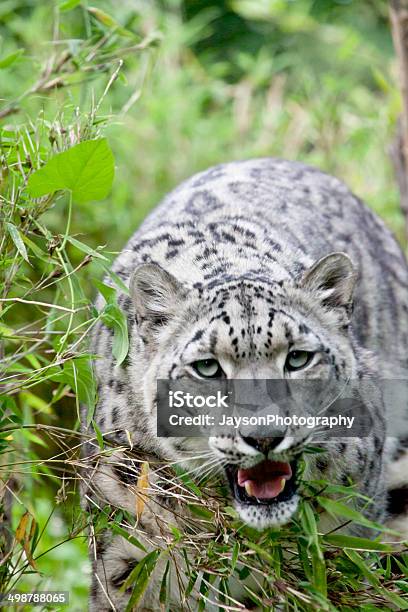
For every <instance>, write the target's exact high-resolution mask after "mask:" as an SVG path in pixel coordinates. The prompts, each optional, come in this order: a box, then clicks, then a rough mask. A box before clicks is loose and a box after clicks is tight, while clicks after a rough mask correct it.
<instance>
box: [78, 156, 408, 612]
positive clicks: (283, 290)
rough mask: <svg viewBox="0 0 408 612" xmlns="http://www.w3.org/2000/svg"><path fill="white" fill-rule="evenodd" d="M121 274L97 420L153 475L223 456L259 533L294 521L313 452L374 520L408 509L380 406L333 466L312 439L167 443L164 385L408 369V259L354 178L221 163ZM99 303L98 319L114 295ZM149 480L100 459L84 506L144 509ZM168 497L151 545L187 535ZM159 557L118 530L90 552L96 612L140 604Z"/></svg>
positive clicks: (338, 449) (186, 190) (164, 211)
mask: <svg viewBox="0 0 408 612" xmlns="http://www.w3.org/2000/svg"><path fill="white" fill-rule="evenodd" d="M112 270H113V272H114V273H115V274H116V275H117V276H118V277H119V278H120V279H121V281H122V283H123V284H124V285H125V286H126V287H127V288H128V292H127V291H126V292H125V291H124V290H123V291H122V292H120V295H119V297H118V304H119V306H120V308H121V310H122V312H123V313H124V315H125V317H126V320H127V327H128V335H129V351H128V355H127V358H126V359H125V360H124V362H123V363H121V364H120V365H117V364H116V361H115V357H114V356H113V351H112V348H113V342H114V330H113V328H112V327H111V326H109V325H107V324H105V323H104V322H103V320H100V321H99V322H98V323H97V325H96V327H95V332H94V334H93V338H92V344H91V350H92V353H93V354H94V355H96V356H97V358H96V359H95V372H96V377H97V380H98V402H97V407H96V410H95V416H94V418H95V422H96V424H97V427H98V429H99V430H100V431H101V432H102V433H103V434H106V436H107V438H109V439H110V440H114V441H115V443H116V444H117V445H118V446H119V447H120V448H121V449H126V448H131V449H132V450H135V449H136V450H137V451H138V452H139V453H140V454H141V456H142V457H143V458H145V459H146V462H147V463H152V462H153V463H154V461H165V462H169V463H170V464H171V463H182V462H183V460H188V458H189V457H192V455H193V454H194V452H195V455H196V456H197V457H198V459H195V461H196V462H197V463H198V464H199V465H200V459H199V457H200V453H202V456H203V457H204V456H205V457H207V458H208V455H210V456H212V457H213V460H214V462H215V464H216V465H219V474H220V475H221V476H220V477H221V478H222V479H223V482H225V487H226V489H227V490H228V494H227V495H226V499H225V502H226V504H227V503H228V504H231V501H232V503H233V505H234V506H235V509H236V511H237V512H238V515H239V517H240V518H241V519H242V521H244V522H245V523H246V524H248V525H250V526H252V527H255V528H256V529H258V530H263V529H265V528H268V527H271V526H272V527H278V526H280V525H282V524H285V523H287V522H289V521H291V519H292V518H293V517H294V516H295V515H296V511H297V508H298V505H299V500H300V499H301V497H302V489H301V487H299V479H298V477H297V471H298V466H299V463H300V457H302V460H303V461H304V463H305V465H306V467H305V474H306V476H309V477H311V478H312V477H313V478H324V479H326V480H327V481H329V482H331V483H334V484H336V483H338V484H347V483H350V482H354V483H356V484H357V486H358V491H359V492H360V493H361V494H362V495H365V496H368V497H369V498H371V499H372V500H373V503H372V504H371V505H370V506H369V508H368V510H366V512H367V516H368V518H370V519H373V520H376V521H384V520H386V519H387V518H390V517H391V516H392V515H393V513H397V512H398V514H399V516H401V515H402V514H403V513H404V512H405V511H406V506H407V499H408V496H407V482H408V461H407V452H406V448H407V446H408V440H407V439H406V435H405V434H401V436H400V439H397V438H396V437H395V435H393V437H392V438H391V437H390V436H389V435H387V433H389V432H388V431H387V423H388V420H387V418H388V417H387V413H386V411H387V409H388V408H387V406H386V405H385V404H384V402H383V401H382V400H381V398H380V399H378V401H375V402H374V403H373V405H372V406H371V407H370V410H371V415H372V417H373V423H374V425H373V429H372V431H371V433H370V435H369V436H365V437H360V438H359V437H347V438H331V439H330V440H327V441H326V442H327V443H326V444H325V445H324V450H325V452H324V453H323V454H313V453H310V454H304V453H303V451H304V449H305V448H306V446H307V445H310V444H311V443H313V434H310V432H306V433H305V431H304V429H302V428H290V427H288V428H286V429H285V430H284V431H281V432H278V433H277V432H276V431H264V432H263V435H262V436H261V437H253V436H248V435H244V434H243V433H242V432H240V431H239V430H234V431H231V432H230V434H227V435H213V436H210V437H208V438H205V437H202V438H189V437H184V438H181V437H176V438H171V437H167V438H166V437H159V436H158V435H157V430H156V424H157V421H156V417H157V381H158V380H162V379H164V380H184V379H188V380H190V379H199V380H208V379H211V380H214V379H216V380H218V379H250V380H256V379H262V380H268V379H270V380H274V379H282V380H308V379H323V380H335V381H349V380H367V379H368V380H377V379H379V378H386V379H387V378H388V379H392V378H397V377H398V376H399V375H400V374H399V373H401V372H402V373H404V372H406V371H407V366H408V355H407V346H408V266H407V262H406V260H405V257H404V254H403V252H402V250H401V248H400V246H399V245H398V243H397V241H396V239H395V238H394V236H393V235H392V233H391V231H390V230H389V229H387V227H386V225H385V224H384V223H383V221H382V220H381V219H380V218H379V217H378V216H376V214H374V212H373V211H372V210H370V208H368V207H367V206H366V205H365V204H364V203H363V202H362V201H361V200H360V199H359V198H358V197H356V196H355V195H353V194H352V193H351V192H350V190H349V189H348V188H347V187H346V185H345V184H344V183H343V182H341V181H340V180H338V179H336V178H334V177H333V176H330V175H328V174H326V173H324V172H322V171H320V170H318V169H316V168H313V167H309V166H307V165H304V164H303V163H300V162H293V161H285V160H280V159H273V158H262V159H255V160H249V161H236V162H231V163H225V164H221V165H217V166H215V167H212V168H210V169H208V170H206V171H203V172H201V173H199V174H196V175H194V176H193V177H192V178H189V179H188V180H186V181H185V182H183V183H182V184H181V185H179V186H178V187H176V188H175V189H174V190H173V191H172V192H171V193H170V194H168V195H167V196H166V197H165V198H164V199H163V201H162V202H161V203H160V204H159V205H158V206H157V207H156V208H155V209H154V210H153V212H151V213H150V214H149V216H148V217H147V218H146V219H145V221H144V222H143V223H142V224H141V226H140V228H139V229H138V230H137V231H136V233H135V234H134V235H133V236H132V237H131V238H130V240H129V242H128V243H127V245H126V246H125V248H124V249H123V251H122V252H121V253H120V255H119V256H118V257H117V259H116V261H115V262H114V265H113V267H112ZM105 283H106V284H108V285H109V284H111V280H110V277H109V278H107V279H106V280H105ZM96 305H97V307H98V308H102V306H103V298H102V297H101V296H99V298H98V300H97V303H96ZM397 373H398V374H397ZM407 414H408V410H407ZM84 430H85V431H88V432H89V431H90V432H91V433H92V427H90V428H89V429H86V427H85V426H84ZM87 448H88V450H87V452H88V457H91V458H92V455H98V452H97V451H98V448H97V445H96V443H93V444H88V447H87ZM205 460H206V459H203V460H202V461H203V463H204V461H205ZM140 478H141V464H140V462H134V461H133V462H132V460H130V459H129V458H124V455H123V453H122V454H121V451H118V452H115V453H107V455H106V457H101V455H100V454H99V455H98V460H97V461H96V462H95V465H94V466H93V467H92V469H89V470H88V472H87V474H86V475H85V477H84V479H85V480H87V481H88V490H87V491H86V495H84V497H86V498H87V499H88V500H95V499H98V500H103V502H104V503H108V504H111V505H113V506H114V507H117V508H121V509H124V510H126V511H128V512H130V513H131V514H133V515H135V512H136V510H135V487H137V486H138V483H140V480H139V479H140ZM152 482H153V483H154V474H152V475H151V476H150V485H151V486H152ZM159 498H160V502H161V503H160V504H159V502H158V505H157V508H156V514H155V510H154V504H155V499H156V498H155V494H154V489H153V493H152V494H151V495H150V497H149V501H150V504H149V508H145V509H144V511H143V512H142V513H141V516H140V517H138V528H139V530H141V531H142V532H143V533H145V535H146V538H145V540H144V542H145V545H146V547H147V550H148V549H149V546H150V544H151V542H152V541H154V540H155V538H156V543H159V542H160V538H159V536H158V534H159V532H160V534H161V536H160V537H162V530H161V527H160V526H159V523H158V521H161V526H163V524H166V523H167V522H168V523H174V516H173V515H172V510H173V511H174V507H173V506H172V498H171V496H170V495H169V498H168V499H166V494H165V490H164V492H163V490H162V491H161V493H160V495H159V494H157V500H159ZM93 503H94V504H97V502H95V501H94V502H93ZM102 506H103V503H102V504H101V503H100V502H99V507H102ZM157 516H159V519H158V518H157ZM139 532H140V531H139ZM161 541H163V540H161ZM145 554H146V553H145V552H143V551H141V550H139V549H138V548H137V547H135V546H132V545H131V544H130V543H129V542H127V541H126V540H125V539H124V538H122V537H121V535H120V534H115V535H112V534H108V533H106V534H105V535H104V536H101V537H100V538H99V540H98V541H97V544H96V546H95V547H94V549H92V554H91V556H92V559H93V584H92V592H91V604H90V605H91V610H105V609H106V610H110V609H117V610H122V609H124V608H125V607H126V601H127V597H128V593H126V592H125V591H124V590H123V588H121V587H123V584H124V583H125V581H126V578H127V577H128V576H129V575H130V573H131V571H132V569H133V568H134V567H135V566H136V564H137V562H138V560H139V559H141V558H142V557H143V556H144V555H145ZM158 590H159V585H158V583H157V582H155V581H154V580H153V581H152V582H151V584H150V585H149V587H148V589H147V590H146V593H145V595H144V599H143V604H141V605H142V607H141V608H140V609H146V610H148V609H152V610H154V609H158V608H159V603H158V599H157V597H158ZM174 597H175V601H177V595H176V594H175V595H174ZM173 609H177V606H176V604H174V605H173Z"/></svg>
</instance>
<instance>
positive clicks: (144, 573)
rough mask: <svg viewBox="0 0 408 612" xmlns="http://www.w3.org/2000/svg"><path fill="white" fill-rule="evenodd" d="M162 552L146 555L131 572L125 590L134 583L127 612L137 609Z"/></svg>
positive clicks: (124, 586) (156, 551) (155, 551)
mask: <svg viewBox="0 0 408 612" xmlns="http://www.w3.org/2000/svg"><path fill="white" fill-rule="evenodd" d="M161 552H162V551H160V550H154V551H153V552H151V553H149V554H148V555H146V556H145V557H144V558H143V559H142V560H141V561H139V563H138V564H137V565H136V567H135V568H134V569H133V570H132V571H131V573H130V574H129V576H128V578H127V579H126V581H125V583H124V585H123V587H122V588H123V589H126V588H129V586H130V585H132V584H133V583H134V586H133V590H132V593H131V594H130V597H129V601H128V603H127V606H126V609H125V612H132V611H133V610H135V609H137V606H136V604H137V603H138V602H139V601H140V599H141V598H142V596H143V593H144V592H145V590H146V588H147V585H148V584H149V579H150V576H151V574H152V572H153V570H154V568H155V567H156V563H157V561H158V559H159V557H160V555H161Z"/></svg>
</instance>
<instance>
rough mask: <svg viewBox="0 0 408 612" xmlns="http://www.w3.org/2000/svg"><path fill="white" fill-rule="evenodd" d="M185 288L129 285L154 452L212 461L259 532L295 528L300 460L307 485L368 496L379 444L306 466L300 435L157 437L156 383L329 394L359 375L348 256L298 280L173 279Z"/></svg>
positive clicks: (170, 278) (158, 278)
mask: <svg viewBox="0 0 408 612" xmlns="http://www.w3.org/2000/svg"><path fill="white" fill-rule="evenodd" d="M177 277H178V278H177ZM183 277H184V278H185V274H183V271H181V270H180V273H179V274H177V273H176V274H171V273H170V272H168V271H166V270H164V269H163V268H162V267H160V266H159V265H157V264H155V263H145V264H142V265H140V266H139V267H138V268H137V269H136V270H135V272H134V274H133V276H132V280H131V284H130V287H131V295H132V299H133V305H134V312H135V320H136V326H137V330H138V333H137V338H138V340H137V342H136V343H135V346H134V347H133V349H132V351H133V354H134V359H133V362H134V363H135V364H136V363H137V364H140V358H141V357H142V363H144V368H143V371H141V369H140V365H138V371H137V372H136V371H135V372H134V379H135V381H139V382H138V383H137V384H139V385H141V388H142V391H141V392H142V395H143V410H144V412H145V418H146V420H147V421H148V422H149V423H150V426H151V433H152V437H153V438H154V446H155V452H157V453H159V454H161V455H162V456H163V457H165V458H168V459H171V460H173V461H180V462H182V461H183V460H185V459H186V458H187V457H191V456H192V451H195V453H196V455H197V457H199V456H200V455H202V456H204V455H206V457H207V458H206V459H202V460H201V461H202V462H203V470H205V466H204V463H206V461H208V454H210V455H211V460H213V461H214V462H215V463H216V464H217V465H218V467H219V470H220V471H221V472H222V474H223V475H224V477H225V482H227V483H228V485H229V489H230V494H231V496H232V498H233V500H234V504H235V507H236V509H237V511H238V513H239V515H240V517H241V518H242V520H244V521H245V522H246V523H247V524H249V525H251V526H253V527H256V528H258V529H263V528H266V527H269V526H277V525H281V524H284V523H286V522H288V521H289V520H290V519H291V518H292V517H293V515H294V513H295V512H296V510H297V507H298V503H299V499H300V496H301V495H302V488H301V487H300V486H299V478H300V470H299V466H300V464H301V463H302V464H303V463H304V461H305V463H306V470H305V475H306V477H308V476H309V477H314V478H316V477H317V478H318V477H323V476H324V477H325V478H328V479H330V480H332V481H333V482H337V483H338V482H340V483H343V484H344V483H345V482H347V480H348V479H351V480H353V479H354V480H355V479H356V478H359V480H360V482H362V483H363V484H362V489H363V490H364V488H366V489H368V488H369V483H370V478H371V479H372V478H373V473H374V470H375V467H374V465H373V457H374V456H375V453H377V456H378V453H379V452H380V448H381V442H379V441H378V438H376V437H374V438H373V439H371V441H370V442H367V440H364V439H358V438H349V439H347V440H345V441H344V440H342V441H340V440H339V439H331V440H327V441H326V444H325V445H324V444H323V447H324V450H325V451H326V452H325V454H323V455H318V456H314V455H312V454H308V455H304V450H305V448H306V447H307V446H308V445H309V446H310V444H313V441H314V440H313V435H314V434H313V432H311V431H310V430H305V428H303V427H297V428H296V427H292V428H290V427H287V428H286V429H284V430H282V431H279V432H277V431H276V430H271V431H264V432H263V435H262V436H260V437H253V436H248V435H245V433H244V432H242V431H240V430H239V429H238V430H232V429H231V431H230V433H227V434H225V433H224V435H213V436H212V437H210V438H207V439H206V438H190V437H186V438H157V437H156V410H157V401H156V400H157V380H158V379H171V380H178V381H182V380H194V379H209V378H210V379H216V378H219V379H225V378H226V379H254V380H255V379H263V380H267V379H271V380H277V379H279V380H284V381H289V380H292V381H293V380H297V379H301V380H311V379H322V380H326V381H328V384H329V382H331V381H347V380H350V379H353V378H356V377H357V376H360V375H361V371H362V359H361V354H360V353H359V351H358V349H356V347H355V342H354V341H353V338H352V333H351V331H350V315H351V303H352V294H353V288H354V285H355V280H356V273H355V270H354V267H353V264H352V262H351V260H350V259H349V257H348V256H347V255H345V254H344V253H331V254H329V255H327V256H325V257H323V258H322V259H320V260H318V261H317V262H315V263H314V264H313V265H311V266H309V268H308V269H306V270H304V271H302V273H301V274H299V275H298V277H297V278H295V279H294V278H293V277H290V278H287V277H285V276H284V275H283V276H282V277H279V274H278V273H276V274H274V277H273V278H270V277H269V276H268V274H267V272H265V271H262V272H259V274H250V275H246V276H237V277H233V276H225V275H224V276H223V275H220V276H219V278H217V280H216V281H212V282H209V283H196V284H195V285H194V286H191V285H188V284H187V283H186V282H181V281H180V280H179V278H183ZM131 359H132V353H131ZM135 367H136V366H135ZM141 381H143V382H141ZM135 384H136V383H135ZM305 402H308V404H309V405H314V403H316V405H315V410H316V412H318V411H320V412H321V411H322V410H324V409H325V406H324V405H321V403H320V404H318V403H317V399H314V398H311V397H305ZM320 440H321V438H320ZM323 442H324V441H323ZM197 461H199V462H200V459H197ZM199 473H200V471H198V472H196V474H199ZM364 483H365V484H366V487H365V486H364Z"/></svg>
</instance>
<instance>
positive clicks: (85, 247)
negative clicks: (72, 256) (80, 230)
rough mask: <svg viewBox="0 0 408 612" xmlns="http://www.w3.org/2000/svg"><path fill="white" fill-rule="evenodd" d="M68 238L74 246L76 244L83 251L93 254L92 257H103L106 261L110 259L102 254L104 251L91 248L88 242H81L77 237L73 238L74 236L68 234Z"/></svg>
mask: <svg viewBox="0 0 408 612" xmlns="http://www.w3.org/2000/svg"><path fill="white" fill-rule="evenodd" d="M67 240H68V242H70V243H71V244H72V245H73V246H75V247H76V248H77V249H79V250H80V251H82V252H83V253H86V254H87V255H91V256H92V257H96V258H97V259H103V260H105V261H109V259H108V258H107V257H105V255H102V253H98V251H95V250H94V249H91V247H89V246H88V245H87V244H84V243H83V242H80V241H79V240H77V239H76V238H73V237H72V236H67Z"/></svg>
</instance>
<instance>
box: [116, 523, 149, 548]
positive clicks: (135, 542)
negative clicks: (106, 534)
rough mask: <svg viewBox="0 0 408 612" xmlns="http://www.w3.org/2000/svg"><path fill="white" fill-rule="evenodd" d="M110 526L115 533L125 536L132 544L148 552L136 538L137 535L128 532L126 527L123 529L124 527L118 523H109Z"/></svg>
mask: <svg viewBox="0 0 408 612" xmlns="http://www.w3.org/2000/svg"><path fill="white" fill-rule="evenodd" d="M109 527H110V529H111V530H112V531H113V532H114V533H116V534H117V535H120V536H122V538H124V539H125V540H126V541H127V542H130V544H132V545H133V546H136V548H139V549H140V550H143V552H147V550H146V548H145V547H144V546H143V544H142V543H141V542H139V540H138V539H137V538H135V536H133V535H130V533H128V532H127V531H126V529H123V527H121V526H120V525H118V524H117V523H109Z"/></svg>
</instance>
